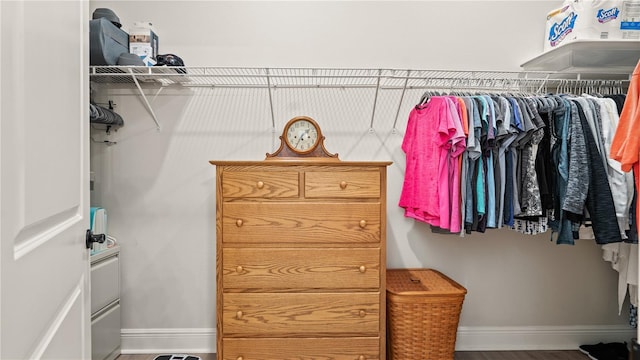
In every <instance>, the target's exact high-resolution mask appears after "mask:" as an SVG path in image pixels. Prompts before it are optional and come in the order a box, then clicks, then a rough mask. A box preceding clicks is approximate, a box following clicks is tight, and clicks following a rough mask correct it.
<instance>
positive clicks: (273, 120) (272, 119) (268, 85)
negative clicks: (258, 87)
mask: <svg viewBox="0 0 640 360" xmlns="http://www.w3.org/2000/svg"><path fill="white" fill-rule="evenodd" d="M264 70H265V72H266V74H267V89H268V91H269V109H270V110H271V128H273V130H275V129H276V117H275V116H274V115H273V96H272V95H271V77H270V76H269V69H268V68H265V69H264Z"/></svg>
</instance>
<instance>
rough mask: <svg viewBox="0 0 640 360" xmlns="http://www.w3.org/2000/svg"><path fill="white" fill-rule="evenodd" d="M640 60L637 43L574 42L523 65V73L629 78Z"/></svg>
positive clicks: (623, 41)
mask: <svg viewBox="0 0 640 360" xmlns="http://www.w3.org/2000/svg"><path fill="white" fill-rule="evenodd" d="M638 59H640V41H638V40H599V41H598V40H575V41H573V42H569V43H566V44H563V45H561V46H558V47H557V48H553V49H551V50H548V51H546V52H544V53H542V54H540V55H538V56H536V57H535V58H533V59H531V60H529V61H527V62H525V63H524V64H522V68H523V69H524V71H556V72H567V73H580V74H582V75H590V74H595V75H596V76H597V77H598V79H611V78H616V79H618V78H620V75H623V76H628V75H629V74H631V73H632V72H633V69H634V67H635V66H636V64H637V63H638Z"/></svg>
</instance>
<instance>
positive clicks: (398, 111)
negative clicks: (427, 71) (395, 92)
mask: <svg viewBox="0 0 640 360" xmlns="http://www.w3.org/2000/svg"><path fill="white" fill-rule="evenodd" d="M410 77H411V70H407V77H406V78H405V79H404V85H403V86H402V94H400V101H399V102H398V109H397V110H396V119H395V120H394V121H393V128H391V132H393V133H394V134H395V133H396V132H397V131H398V130H397V129H396V124H397V123H398V116H400V108H401V107H402V101H403V100H404V93H405V92H406V91H407V83H408V82H409V78H410Z"/></svg>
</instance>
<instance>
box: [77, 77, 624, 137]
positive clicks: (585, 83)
mask: <svg viewBox="0 0 640 360" xmlns="http://www.w3.org/2000/svg"><path fill="white" fill-rule="evenodd" d="M90 79H91V81H93V82H96V83H106V84H112V85H118V84H120V85H124V86H127V85H131V84H135V86H136V87H137V88H138V90H139V92H140V95H141V96H142V98H143V101H144V103H145V105H146V107H147V109H148V110H149V112H150V113H151V115H152V117H153V119H154V121H155V122H156V126H157V128H158V130H159V129H160V124H159V123H158V121H157V117H156V115H155V113H154V111H153V108H152V107H151V104H150V103H149V101H148V99H147V97H146V95H145V92H144V91H143V88H157V89H158V90H157V91H158V92H159V91H161V90H162V89H164V88H167V87H191V88H202V87H209V88H264V89H267V90H268V96H269V103H270V107H271V114H272V124H275V119H274V118H273V100H272V92H273V91H274V90H276V89H291V88H304V89H312V88H328V89H331V88H336V89H346V88H361V89H375V97H374V99H373V105H372V106H373V110H372V115H371V125H372V126H373V118H374V116H375V108H376V102H377V100H378V94H379V92H380V91H385V90H393V91H401V95H400V101H399V103H398V106H397V109H398V111H397V112H396V113H397V114H398V113H399V111H400V108H401V106H402V103H403V100H404V95H405V92H406V91H407V90H433V91H439V92H442V93H457V92H458V93H472V92H485V93H489V92H490V93H513V94H544V93H549V92H556V93H558V92H562V93H574V94H577V93H583V92H590V93H600V94H609V93H615V92H622V91H625V89H626V87H627V86H628V83H629V76H628V75H625V74H581V73H565V72H544V71H511V72H509V71H472V70H463V71H454V70H411V69H355V68H353V69H348V68H268V67H144V66H92V67H91V68H90ZM156 94H157V93H156ZM397 114H396V121H397V116H398V115H397ZM394 127H395V122H394Z"/></svg>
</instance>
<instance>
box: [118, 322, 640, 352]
mask: <svg viewBox="0 0 640 360" xmlns="http://www.w3.org/2000/svg"><path fill="white" fill-rule="evenodd" d="M121 336H122V346H121V347H122V353H123V354H161V353H186V354H206V353H215V352H216V330H215V329H209V328H202V329H198V328H194V329H122V331H121ZM457 336H458V337H457V341H456V350H458V351H483V350H486V351H490V350H496V351H497V350H575V349H577V348H578V346H580V345H583V344H595V343H598V342H624V341H626V342H629V341H630V340H631V338H634V337H636V331H635V330H634V329H631V328H630V327H629V326H626V325H594V326H515V327H514V326H508V327H507V326H490V327H485V326H461V327H460V328H458V335H457Z"/></svg>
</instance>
